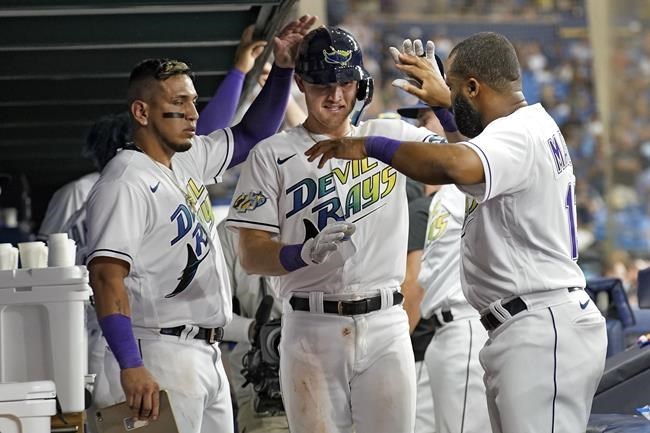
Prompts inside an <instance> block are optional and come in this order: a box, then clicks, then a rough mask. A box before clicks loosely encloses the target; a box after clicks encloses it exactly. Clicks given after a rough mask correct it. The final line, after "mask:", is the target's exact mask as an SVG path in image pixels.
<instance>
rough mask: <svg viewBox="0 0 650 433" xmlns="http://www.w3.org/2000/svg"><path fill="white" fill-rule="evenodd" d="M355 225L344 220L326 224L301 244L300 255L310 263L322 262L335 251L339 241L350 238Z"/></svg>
mask: <svg viewBox="0 0 650 433" xmlns="http://www.w3.org/2000/svg"><path fill="white" fill-rule="evenodd" d="M355 230H356V226H355V225H354V224H352V223H348V222H345V221H342V222H336V223H334V224H330V225H328V226H326V227H325V228H324V229H323V230H322V231H321V232H320V233H319V234H318V235H317V236H316V237H314V238H311V239H309V240H307V242H305V243H304V244H303V245H302V250H300V257H301V258H302V259H303V261H304V262H305V263H307V264H310V265H318V264H321V263H324V262H325V261H326V260H327V258H328V257H329V256H330V254H332V253H333V252H334V251H336V250H337V249H338V247H339V244H340V243H341V242H345V241H347V240H349V239H350V236H352V234H353V233H354V231H355Z"/></svg>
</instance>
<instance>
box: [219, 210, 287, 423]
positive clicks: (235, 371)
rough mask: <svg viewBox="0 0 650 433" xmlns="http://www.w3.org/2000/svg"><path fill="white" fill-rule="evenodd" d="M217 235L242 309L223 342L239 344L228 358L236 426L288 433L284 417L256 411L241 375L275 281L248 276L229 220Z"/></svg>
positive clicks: (277, 308)
mask: <svg viewBox="0 0 650 433" xmlns="http://www.w3.org/2000/svg"><path fill="white" fill-rule="evenodd" d="M217 231H218V233H219V239H220V240H221V246H222V248H223V255H224V257H225V259H226V264H227V266H228V275H229V276H230V286H231V287H232V291H233V297H234V298H236V299H237V301H238V305H239V314H233V320H232V322H230V323H229V324H228V326H226V327H225V329H224V340H226V341H233V342H237V344H236V346H235V348H234V349H233V350H232V352H231V353H230V356H229V362H230V366H231V377H230V380H231V385H232V386H233V388H234V391H235V396H236V398H237V426H238V427H239V431H240V432H242V433H288V432H289V425H288V423H287V417H286V416H285V415H284V414H282V413H280V414H275V413H258V412H256V411H255V399H256V398H258V396H257V394H256V392H255V390H254V389H253V385H252V384H247V385H246V386H243V385H244V384H245V382H246V380H245V379H244V376H243V375H242V373H241V371H242V369H243V367H244V366H243V363H242V360H243V358H244V356H246V353H247V352H248V351H249V350H250V349H251V341H250V340H251V335H252V334H253V332H252V328H253V327H254V326H255V321H254V319H253V318H254V317H255V313H256V312H257V310H258V308H259V306H260V302H261V301H262V297H263V296H264V295H266V294H268V295H271V296H273V291H272V289H271V286H272V284H273V281H272V279H273V277H263V276H260V275H248V274H247V273H246V272H245V271H244V269H242V267H241V263H240V262H239V257H238V250H239V248H238V244H239V234H238V233H237V232H236V231H233V230H228V229H227V228H226V220H223V221H222V222H221V223H219V225H218V226H217ZM281 314H282V303H281V302H280V301H279V300H278V299H275V302H274V303H273V307H272V309H271V315H270V319H277V318H279V317H280V315H281Z"/></svg>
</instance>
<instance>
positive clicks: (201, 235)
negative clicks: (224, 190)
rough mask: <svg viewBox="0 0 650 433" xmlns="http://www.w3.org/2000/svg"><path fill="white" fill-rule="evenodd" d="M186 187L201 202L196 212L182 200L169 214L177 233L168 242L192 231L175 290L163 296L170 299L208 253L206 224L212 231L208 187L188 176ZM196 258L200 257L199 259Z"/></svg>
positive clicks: (172, 242)
mask: <svg viewBox="0 0 650 433" xmlns="http://www.w3.org/2000/svg"><path fill="white" fill-rule="evenodd" d="M186 190H187V192H188V194H189V195H190V196H191V197H192V198H193V199H194V202H195V203H200V205H199V206H198V212H195V211H194V210H193V209H190V208H189V207H188V205H187V204H186V203H181V204H179V205H178V207H177V208H176V210H174V212H173V213H172V215H171V216H170V221H172V222H175V223H176V236H175V237H174V239H172V240H171V243H170V245H175V244H176V243H178V242H180V241H181V240H183V239H184V238H185V237H186V236H187V235H189V234H191V241H190V242H187V243H186V248H187V261H186V264H185V267H184V268H183V270H182V271H181V275H180V276H179V277H178V284H177V285H176V287H175V288H174V290H172V291H171V292H170V293H169V294H167V295H165V298H173V297H174V296H176V295H178V294H179V293H182V292H183V291H184V290H185V289H187V287H188V286H189V285H190V283H191V282H192V281H193V280H194V277H195V275H196V272H197V271H198V269H199V265H200V264H201V263H202V262H203V260H205V258H206V257H207V256H208V253H209V252H210V247H209V242H208V236H209V235H208V233H207V232H206V229H205V228H204V227H207V228H208V230H210V231H211V230H212V228H213V226H214V213H213V212H212V204H211V203H210V197H209V195H208V192H207V189H206V188H205V186H204V185H201V186H200V187H199V186H198V185H197V184H196V182H194V179H192V178H190V180H189V181H188V182H187V188H186ZM199 257H201V258H200V259H199Z"/></svg>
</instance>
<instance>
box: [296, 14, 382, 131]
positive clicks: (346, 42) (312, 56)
mask: <svg viewBox="0 0 650 433" xmlns="http://www.w3.org/2000/svg"><path fill="white" fill-rule="evenodd" d="M295 71H296V74H297V75H298V76H299V77H300V78H302V79H303V80H305V81H306V82H308V83H311V84H330V83H347V82H349V81H358V83H359V84H358V86H357V104H356V106H355V112H354V113H353V115H352V122H353V123H354V124H357V122H358V121H359V118H360V116H361V112H362V111H363V109H364V108H365V107H366V106H367V105H368V104H369V103H370V101H372V93H373V81H372V78H371V77H370V74H369V73H368V71H367V70H366V68H364V67H363V55H362V54H361V47H360V46H359V43H358V42H357V41H356V39H354V37H353V36H352V35H351V34H350V33H348V32H346V31H345V30H343V29H339V28H336V27H319V28H317V29H315V30H312V31H311V32H309V33H307V35H306V36H305V38H304V39H303V41H302V43H301V44H300V48H299V49H298V58H297V59H296V67H295Z"/></svg>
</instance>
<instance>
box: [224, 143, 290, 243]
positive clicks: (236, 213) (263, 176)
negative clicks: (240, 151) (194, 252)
mask: <svg viewBox="0 0 650 433" xmlns="http://www.w3.org/2000/svg"><path fill="white" fill-rule="evenodd" d="M258 146H259V144H258ZM270 158H271V155H270V153H263V152H261V151H258V149H257V148H256V149H253V151H252V152H251V153H250V154H249V155H248V159H247V160H246V162H244V164H243V165H242V170H241V174H240V176H239V182H238V183H237V188H236V190H235V194H234V195H233V199H232V203H231V205H230V211H229V213H228V218H227V220H226V226H227V227H244V228H249V229H256V230H264V231H267V232H271V233H275V234H277V233H279V232H280V220H279V217H278V214H279V212H278V200H279V196H280V190H279V189H280V187H279V186H278V184H279V182H278V172H277V168H276V166H275V164H272V162H273V161H271V160H270Z"/></svg>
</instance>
